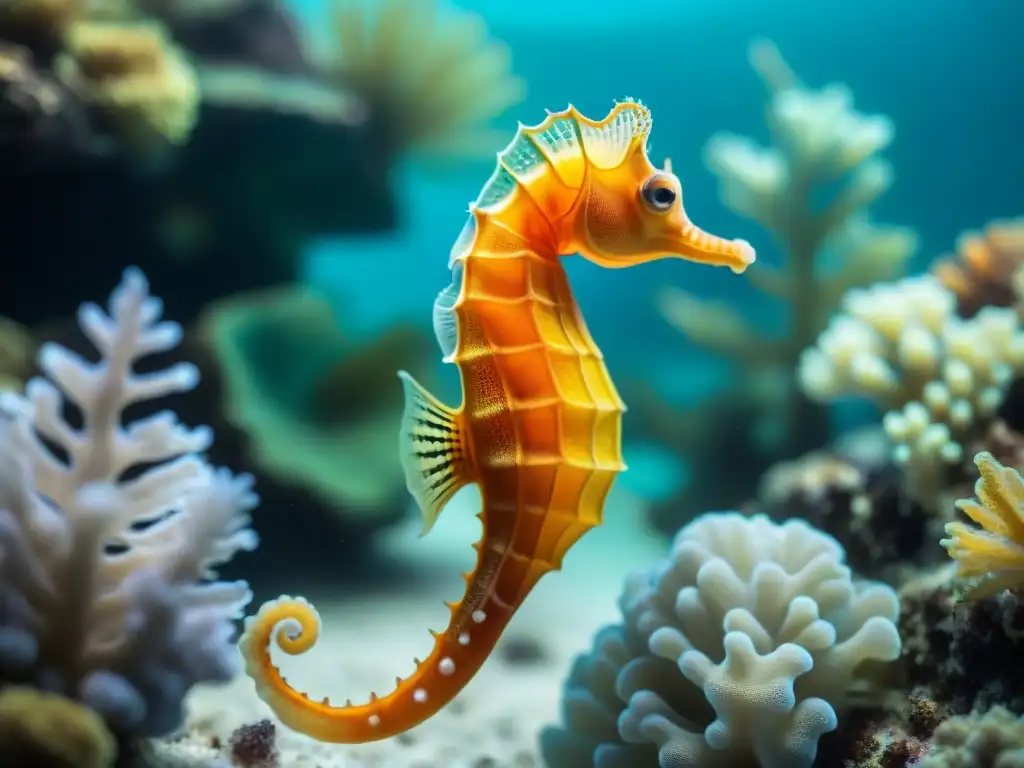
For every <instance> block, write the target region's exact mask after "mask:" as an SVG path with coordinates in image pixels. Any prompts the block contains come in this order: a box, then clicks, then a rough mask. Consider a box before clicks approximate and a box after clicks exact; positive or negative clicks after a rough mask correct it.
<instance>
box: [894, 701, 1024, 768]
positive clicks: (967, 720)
mask: <svg viewBox="0 0 1024 768" xmlns="http://www.w3.org/2000/svg"><path fill="white" fill-rule="evenodd" d="M914 765H915V768H1022V766H1024V717H1017V716H1016V715H1014V714H1013V713H1012V712H1010V711H1009V710H1008V709H1006V708H1005V707H999V706H997V707H993V708H992V709H990V710H989V711H987V712H984V713H978V714H972V715H968V716H960V717H951V718H950V719H949V720H946V721H945V722H944V723H942V724H941V725H939V727H938V728H936V729H935V734H934V736H933V738H932V743H931V747H930V748H929V750H928V753H927V754H926V755H924V757H922V758H921V759H920V760H919V761H918V762H916V763H914Z"/></svg>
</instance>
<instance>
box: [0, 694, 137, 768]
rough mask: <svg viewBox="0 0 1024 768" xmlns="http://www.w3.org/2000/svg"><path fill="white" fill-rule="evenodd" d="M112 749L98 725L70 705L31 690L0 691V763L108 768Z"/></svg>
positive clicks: (103, 727)
mask: <svg viewBox="0 0 1024 768" xmlns="http://www.w3.org/2000/svg"><path fill="white" fill-rule="evenodd" d="M116 756H117V745H116V744H115V742H114V737H113V735H112V734H111V733H110V732H109V731H108V730H107V727H106V725H105V724H104V723H103V720H102V719H101V718H100V717H99V715H97V714H96V713H95V712H93V711H92V710H90V709H87V708H86V707H83V706H82V705H80V704H76V703H75V702H73V701H70V700H68V699H65V698H64V697H63V696H58V695H57V694H55V693H46V692H44V691H37V690H34V689H32V688H26V687H21V686H14V685H12V686H7V687H5V688H4V689H3V690H0V762H2V763H3V764H4V765H32V766H35V767H36V768H110V766H113V765H114V759H115V757H116Z"/></svg>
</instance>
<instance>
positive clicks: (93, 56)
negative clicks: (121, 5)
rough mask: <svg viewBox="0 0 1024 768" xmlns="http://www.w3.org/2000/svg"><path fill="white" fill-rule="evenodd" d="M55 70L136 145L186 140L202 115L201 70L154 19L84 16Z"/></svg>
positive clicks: (72, 31) (70, 33)
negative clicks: (87, 18)
mask: <svg viewBox="0 0 1024 768" xmlns="http://www.w3.org/2000/svg"><path fill="white" fill-rule="evenodd" d="M65 45H66V49H65V51H64V52H63V53H62V54H61V55H60V56H58V57H57V60H56V62H55V69H56V71H57V73H58V75H59V76H60V78H61V80H62V81H64V82H65V83H67V84H68V87H70V88H71V89H73V90H75V91H76V92H77V93H79V95H81V96H82V98H83V99H84V100H85V101H86V103H88V104H89V105H90V106H92V107H93V108H94V109H95V110H96V111H97V112H98V113H99V114H100V116H101V119H102V121H104V122H105V123H106V124H107V126H108V128H109V130H111V131H112V133H113V134H114V135H116V136H118V137H119V138H122V139H124V140H126V141H128V142H130V143H131V144H132V145H133V146H136V147H140V148H143V149H152V148H154V147H157V148H159V147H162V146H164V145H167V144H170V145H175V144H182V143H184V142H185V141H186V140H187V139H188V138H189V137H190V136H191V134H192V130H193V129H194V128H195V125H196V122H197V121H198V119H199V85H198V83H197V80H196V75H195V71H194V70H193V68H192V66H191V65H190V64H189V63H188V62H187V61H186V60H185V57H184V55H183V54H182V53H181V51H179V50H178V49H177V48H176V47H175V46H174V45H172V43H171V41H170V40H169V39H168V37H167V35H166V34H165V32H164V31H163V29H162V28H161V27H159V26H158V25H156V24H152V23H131V24H129V23H111V22H99V21H80V22H78V23H77V24H74V25H72V26H71V27H70V28H69V30H68V33H67V35H66V40H65Z"/></svg>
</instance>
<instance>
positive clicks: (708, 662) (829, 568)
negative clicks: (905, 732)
mask: <svg viewBox="0 0 1024 768" xmlns="http://www.w3.org/2000/svg"><path fill="white" fill-rule="evenodd" d="M843 556H844V552H843V549H842V547H841V546H840V544H839V543H838V542H837V541H836V540H835V539H833V538H832V537H830V536H828V535H826V534H823V533H821V532H819V531H817V530H816V529H814V528H812V527H811V526H809V525H808V524H806V523H805V522H803V521H801V520H791V521H789V522H786V523H784V524H781V525H778V524H775V523H774V522H772V521H770V520H769V519H768V518H767V517H765V516H764V515H756V516H753V517H746V516H743V515H740V514H737V513H711V514H706V515H703V516H701V517H700V518H698V519H697V520H695V521H694V522H692V523H691V524H689V525H688V526H686V527H685V528H683V529H682V531H680V532H679V534H678V535H677V537H676V540H675V543H674V545H673V549H672V554H671V556H670V559H669V561H668V563H667V564H665V565H664V566H663V567H662V568H661V569H660V570H659V571H657V573H656V574H654V576H653V578H652V579H651V581H650V582H649V584H648V585H647V587H646V589H643V590H641V591H640V592H639V594H637V595H634V596H633V597H632V599H630V600H627V601H625V602H626V605H624V608H625V610H626V613H627V616H629V617H630V621H631V623H633V624H634V626H635V627H636V629H637V631H639V632H640V633H641V634H642V635H645V636H646V637H647V642H648V647H649V650H650V652H651V653H652V654H654V655H655V656H659V657H661V658H664V659H668V660H670V661H673V662H674V663H676V664H677V666H678V668H679V671H680V672H681V673H682V676H683V677H684V678H685V680H686V681H688V682H682V681H681V685H692V686H695V687H696V689H697V691H696V692H695V693H697V692H699V694H701V695H703V696H704V697H705V698H706V699H707V702H708V703H709V704H710V705H711V708H712V709H713V710H714V714H715V718H714V720H712V721H711V722H710V723H708V724H706V726H705V727H703V729H702V728H701V727H700V726H699V725H698V724H696V723H694V722H692V721H690V720H686V719H685V718H683V717H680V716H678V715H676V714H674V713H673V712H672V710H671V708H670V707H668V705H667V704H666V702H665V701H663V700H662V699H660V698H659V697H658V696H656V695H654V694H652V693H651V692H650V691H629V690H620V691H619V694H620V695H622V696H623V697H624V698H625V697H626V696H628V697H629V705H628V707H627V708H626V710H625V711H624V713H623V714H622V716H621V718H620V721H619V725H620V731H621V734H622V737H623V738H624V739H625V740H626V741H632V742H636V741H645V740H652V741H655V743H657V745H658V747H659V751H660V763H661V766H662V768H698V767H699V768H718V767H719V766H722V767H723V768H724V767H725V766H729V767H730V768H733V767H735V768H739V767H740V766H748V765H758V766H761V768H804V767H806V766H810V765H811V763H812V762H813V761H814V757H815V755H816V753H817V745H818V739H819V738H820V737H821V736H822V735H823V734H825V733H828V732H829V731H832V730H834V729H835V728H836V725H837V722H838V714H839V713H840V712H841V711H842V709H843V708H844V705H845V703H846V694H847V691H848V689H849V688H850V684H851V682H852V681H853V680H854V678H855V677H856V675H857V673H858V670H859V668H860V665H861V664H862V663H863V662H866V661H892V660H895V659H896V658H898V656H899V654H900V637H899V633H898V632H897V629H896V620H897V617H898V615H899V601H898V599H897V597H896V593H895V592H893V590H892V589H890V588H889V587H887V586H886V585H884V584H880V583H864V582H855V581H854V580H853V579H852V575H851V572H850V569H849V568H848V567H847V566H845V565H844V564H843V562H842V561H843ZM623 681H624V686H628V684H629V676H628V675H626V676H624V677H623ZM620 687H621V686H620Z"/></svg>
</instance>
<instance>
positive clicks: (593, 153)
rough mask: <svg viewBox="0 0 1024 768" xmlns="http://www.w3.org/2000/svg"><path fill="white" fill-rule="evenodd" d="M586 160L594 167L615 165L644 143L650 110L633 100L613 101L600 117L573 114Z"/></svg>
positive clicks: (649, 128) (611, 166)
mask: <svg viewBox="0 0 1024 768" xmlns="http://www.w3.org/2000/svg"><path fill="white" fill-rule="evenodd" d="M576 121H577V123H579V127H580V137H581V138H582V140H583V150H584V151H585V152H586V153H587V160H589V161H590V164H591V165H593V166H594V167H596V168H602V169H608V168H617V167H618V166H619V165H621V164H622V162H623V161H624V160H625V159H626V157H627V155H628V154H629V152H630V150H631V149H632V148H634V147H635V146H637V145H638V144H640V145H643V144H646V142H647V136H648V135H649V134H650V132H651V111H650V110H649V109H648V108H647V107H645V106H644V105H643V104H641V103H640V102H639V101H636V100H633V99H626V100H624V101H621V102H619V103H618V104H616V105H615V106H614V107H613V108H612V110H611V112H609V113H608V115H607V117H605V118H604V119H603V120H590V119H588V118H586V117H584V116H583V115H579V114H578V115H577V118H576Z"/></svg>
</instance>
